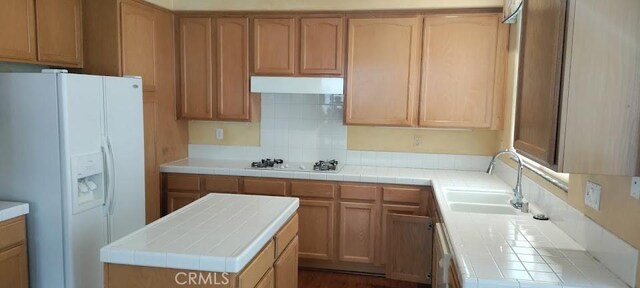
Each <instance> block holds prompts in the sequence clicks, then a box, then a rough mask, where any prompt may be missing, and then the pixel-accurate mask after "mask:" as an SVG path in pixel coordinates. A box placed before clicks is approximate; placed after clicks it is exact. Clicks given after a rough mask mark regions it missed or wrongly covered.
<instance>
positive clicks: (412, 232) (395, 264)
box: [385, 214, 433, 284]
mask: <svg viewBox="0 0 640 288" xmlns="http://www.w3.org/2000/svg"><path fill="white" fill-rule="evenodd" d="M386 221H387V225H386V227H387V228H386V229H387V231H386V238H387V239H386V245H387V247H386V255H385V256H386V258H387V259H386V265H385V274H386V277H387V278H390V279H396V280H402V281H411V282H417V283H425V284H429V283H431V277H430V274H431V264H432V263H431V262H432V261H431V257H432V254H433V250H432V249H433V224H432V222H431V218H429V217H425V216H415V215H404V214H389V215H388V216H387V219H386Z"/></svg>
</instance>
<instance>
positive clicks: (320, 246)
mask: <svg viewBox="0 0 640 288" xmlns="http://www.w3.org/2000/svg"><path fill="white" fill-rule="evenodd" d="M334 207H335V204H334V202H333V200H306V199H300V207H299V208H298V215H299V216H300V232H299V235H300V236H299V237H300V258H303V259H317V260H333V259H335V254H334V249H333V247H334V237H333V236H334V225H333V223H334V215H335V208H334Z"/></svg>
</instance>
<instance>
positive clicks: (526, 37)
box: [515, 0, 640, 176]
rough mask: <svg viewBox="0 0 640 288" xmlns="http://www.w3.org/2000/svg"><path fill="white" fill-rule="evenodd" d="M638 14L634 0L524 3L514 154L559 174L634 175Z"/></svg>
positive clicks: (637, 169)
mask: <svg viewBox="0 0 640 288" xmlns="http://www.w3.org/2000/svg"><path fill="white" fill-rule="evenodd" d="M565 15H566V16H565ZM565 17H566V20H565ZM638 19H640V2H638V1H636V0H622V1H616V2H615V3H610V1H598V0H579V1H577V0H544V1H543V0H536V1H525V6H524V13H523V19H522V21H523V22H522V25H523V28H522V32H521V35H522V39H521V41H522V42H521V48H520V53H521V60H520V64H519V66H520V69H521V70H520V74H519V84H518V85H519V91H518V99H517V101H518V102H517V117H516V134H515V136H516V138H515V146H516V149H517V150H518V152H520V153H522V154H525V155H527V156H529V157H531V158H533V159H535V160H536V161H538V162H540V163H542V164H544V165H547V166H549V167H551V168H554V169H557V170H558V171H560V172H565V173H580V174H599V175H623V176H632V175H635V176H637V175H640V157H639V153H640V149H639V147H640V101H639V98H638V87H639V86H640V79H639V78H638V77H637V76H638V75H639V74H640V54H639V52H638V51H639V50H638V43H639V41H640V20H638ZM564 23H566V25H565V24H564ZM602 23H607V25H602Z"/></svg>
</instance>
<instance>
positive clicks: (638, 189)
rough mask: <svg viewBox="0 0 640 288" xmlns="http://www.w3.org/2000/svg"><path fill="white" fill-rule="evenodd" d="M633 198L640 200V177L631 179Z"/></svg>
mask: <svg viewBox="0 0 640 288" xmlns="http://www.w3.org/2000/svg"><path fill="white" fill-rule="evenodd" d="M631 197H633V198H636V199H639V200H640V177H631Z"/></svg>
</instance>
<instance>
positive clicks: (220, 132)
mask: <svg viewBox="0 0 640 288" xmlns="http://www.w3.org/2000/svg"><path fill="white" fill-rule="evenodd" d="M216 139H218V140H222V139H224V130H223V129H222V128H216Z"/></svg>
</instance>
